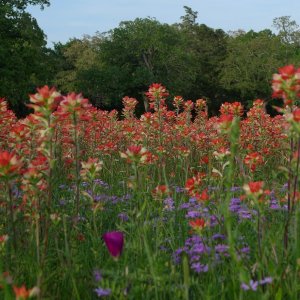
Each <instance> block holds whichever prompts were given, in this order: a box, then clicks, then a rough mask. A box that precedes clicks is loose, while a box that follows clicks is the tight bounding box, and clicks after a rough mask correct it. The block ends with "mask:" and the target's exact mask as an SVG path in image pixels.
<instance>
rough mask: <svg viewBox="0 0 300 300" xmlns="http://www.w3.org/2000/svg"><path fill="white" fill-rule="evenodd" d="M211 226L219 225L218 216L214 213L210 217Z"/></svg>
mask: <svg viewBox="0 0 300 300" xmlns="http://www.w3.org/2000/svg"><path fill="white" fill-rule="evenodd" d="M209 224H210V227H215V226H217V225H218V224H219V222H218V218H217V217H216V216H215V215H212V216H211V217H210V223H209Z"/></svg>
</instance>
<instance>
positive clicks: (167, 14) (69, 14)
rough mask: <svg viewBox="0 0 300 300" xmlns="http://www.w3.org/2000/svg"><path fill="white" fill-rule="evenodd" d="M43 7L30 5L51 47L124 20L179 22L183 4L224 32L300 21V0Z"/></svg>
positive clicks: (60, 2) (167, 0)
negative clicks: (279, 20)
mask: <svg viewBox="0 0 300 300" xmlns="http://www.w3.org/2000/svg"><path fill="white" fill-rule="evenodd" d="M50 3H51V5H50V6H49V7H46V8H45V9H44V10H42V11H41V10H40V9H39V7H29V8H28V11H29V12H30V13H31V14H32V16H33V17H35V18H36V19H37V21H38V24H39V26H40V28H42V29H43V31H44V33H45V34H46V36H47V40H48V46H52V45H53V43H54V42H55V43H57V42H62V43H65V42H67V41H68V40H69V39H70V38H82V37H83V35H86V34H87V35H94V34H95V33H96V32H97V31H98V32H106V31H109V30H110V29H114V28H116V27H118V25H119V23H120V22H121V21H129V20H134V19H135V18H146V17H153V18H155V19H157V20H158V21H160V22H161V23H168V24H173V23H179V22H180V16H183V15H184V13H185V12H184V8H183V6H185V5H186V6H189V7H191V8H192V9H193V10H194V11H197V12H198V19H197V22H198V23H200V24H206V25H207V26H209V27H211V28H215V29H217V28H220V29H223V30H224V31H226V32H227V31H230V30H237V29H244V30H246V31H248V30H250V29H253V30H255V31H259V30H263V29H266V28H269V29H272V30H274V28H272V23H273V19H274V18H276V17H281V16H291V19H292V20H295V21H296V22H297V23H298V24H300V0H286V1H282V0H185V1H181V0H151V1H147V0H50Z"/></svg>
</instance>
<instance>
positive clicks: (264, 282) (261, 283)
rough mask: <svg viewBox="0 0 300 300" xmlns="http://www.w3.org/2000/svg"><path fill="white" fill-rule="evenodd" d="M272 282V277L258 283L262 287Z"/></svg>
mask: <svg viewBox="0 0 300 300" xmlns="http://www.w3.org/2000/svg"><path fill="white" fill-rule="evenodd" d="M272 282H273V278H272V277H266V278H264V279H262V280H260V281H259V284H260V285H264V284H270V283H272Z"/></svg>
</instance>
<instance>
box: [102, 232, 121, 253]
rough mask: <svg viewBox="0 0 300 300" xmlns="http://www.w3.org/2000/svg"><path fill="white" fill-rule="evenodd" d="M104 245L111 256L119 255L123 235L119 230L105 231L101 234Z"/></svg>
mask: <svg viewBox="0 0 300 300" xmlns="http://www.w3.org/2000/svg"><path fill="white" fill-rule="evenodd" d="M102 238H103V240H104V242H105V245H106V247H107V249H108V251H109V253H110V255H111V256H113V257H116V258H117V257H119V256H120V255H121V253H122V250H123V245H124V235H123V233H122V232H120V231H112V232H106V233H105V234H103V236H102Z"/></svg>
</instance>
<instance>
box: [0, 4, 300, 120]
mask: <svg viewBox="0 0 300 300" xmlns="http://www.w3.org/2000/svg"><path fill="white" fill-rule="evenodd" d="M28 5H39V6H40V7H41V8H42V9H43V8H44V7H45V6H48V5H49V1H48V0H0V80H1V84H0V96H1V97H6V98H7V99H8V100H9V102H10V104H11V105H12V107H13V108H14V109H15V110H16V111H17V112H18V113H19V115H21V114H24V113H25V111H24V105H23V103H24V102H25V101H26V99H27V98H28V96H27V95H28V94H29V93H32V92H34V90H35V87H37V86H40V85H44V84H49V85H52V84H55V85H56V86H57V87H58V88H59V89H60V90H61V91H62V92H64V93H67V92H69V91H75V92H82V93H83V94H84V95H85V96H86V97H88V98H89V99H90V100H91V101H92V102H93V103H94V104H95V105H96V106H97V107H101V108H106V109H111V108H117V109H120V107H121V103H122V101H121V100H122V98H123V97H124V96H126V95H129V96H132V97H136V98H137V99H138V100H139V110H140V111H141V112H142V111H143V110H144V105H145V97H144V92H145V90H146V89H147V87H148V86H149V85H150V84H151V83H153V82H161V83H162V84H164V85H165V86H167V88H168V89H169V90H170V92H171V94H170V98H169V100H170V101H171V100H172V96H175V95H182V96H183V97H184V98H185V99H192V100H195V99H197V98H206V99H207V100H208V103H209V106H210V111H212V112H213V113H217V112H218V107H219V106H220V104H221V103H222V102H224V101H236V100H238V101H242V102H244V104H247V103H250V102H251V101H252V100H254V99H256V98H264V99H266V100H270V94H271V91H270V80H271V76H272V73H273V72H275V71H276V70H277V68H278V67H280V66H282V65H284V64H289V63H294V64H296V65H297V64H299V61H300V31H299V26H298V24H297V23H296V22H295V21H293V20H291V19H290V17H288V16H284V17H279V18H276V19H274V23H273V26H274V28H275V29H276V30H277V34H275V33H273V32H272V31H271V30H269V29H266V30H263V31H260V32H254V31H252V30H251V31H249V32H244V31H242V30H238V31H235V32H229V33H225V32H224V31H223V30H221V29H217V30H216V29H212V28H210V27H208V26H206V25H205V24H199V23H197V15H198V13H197V12H196V11H193V10H192V9H191V8H190V7H187V6H185V7H184V10H185V15H184V16H182V17H181V22H180V23H177V24H172V25H169V24H162V23H160V22H159V21H157V20H156V19H152V18H145V19H140V18H138V19H135V20H133V21H124V22H121V23H120V25H119V26H118V27H117V28H114V29H112V30H111V31H109V32H107V33H103V34H101V33H97V34H96V35H94V36H84V37H83V38H81V39H72V40H69V41H68V42H67V43H65V44H62V43H58V44H55V45H54V49H48V48H47V47H46V37H45V35H44V33H43V31H42V29H41V28H40V27H39V26H38V24H37V22H36V20H35V19H34V18H33V17H32V16H31V15H30V14H29V13H28V12H26V8H27V6H28Z"/></svg>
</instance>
